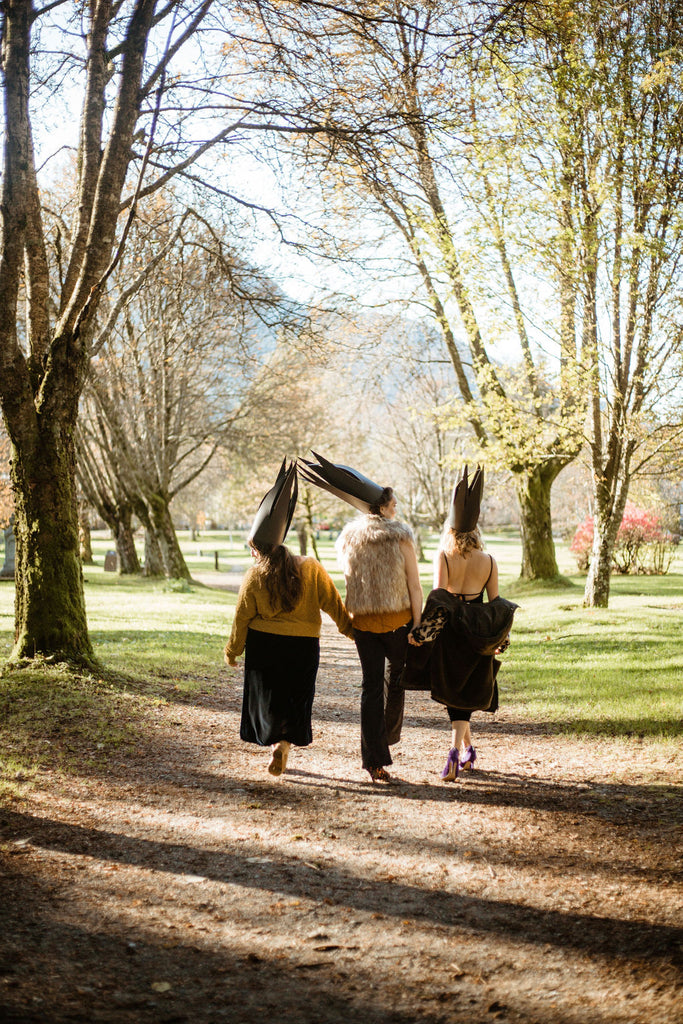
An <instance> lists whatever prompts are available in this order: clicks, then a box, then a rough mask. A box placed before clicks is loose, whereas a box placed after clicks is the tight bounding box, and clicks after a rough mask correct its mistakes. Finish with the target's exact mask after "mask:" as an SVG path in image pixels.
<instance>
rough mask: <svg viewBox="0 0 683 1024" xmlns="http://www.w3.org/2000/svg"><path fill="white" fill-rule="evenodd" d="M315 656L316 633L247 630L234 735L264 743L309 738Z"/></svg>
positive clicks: (317, 647)
mask: <svg viewBox="0 0 683 1024" xmlns="http://www.w3.org/2000/svg"><path fill="white" fill-rule="evenodd" d="M319 662H320V640H319V639H318V637H316V636H280V635H278V634H276V633H261V632H260V631H259V630H256V629H250V630H248V631H247V643H246V647H245V651H244V696H243V699H242V721H241V724H240V739H243V740H245V741H246V742H247V743H258V745H259V746H260V747H267V746H269V744H271V743H279V741H280V740H289V742H290V743H294V744H295V745H296V746H297V747H307V746H308V744H309V743H311V742H312V741H313V731H312V729H311V712H312V710H313V697H314V696H315V679H316V676H317V674H318V664H319Z"/></svg>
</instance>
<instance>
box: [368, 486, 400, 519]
mask: <svg viewBox="0 0 683 1024" xmlns="http://www.w3.org/2000/svg"><path fill="white" fill-rule="evenodd" d="M393 496H394V489H393V487H385V488H384V490H383V491H382V493H381V494H380V496H379V501H376V502H375V504H374V505H371V506H370V508H369V509H368V511H369V512H370V515H371V516H381V515H382V506H383V505H388V504H389V502H390V501H391V499H392V498H393Z"/></svg>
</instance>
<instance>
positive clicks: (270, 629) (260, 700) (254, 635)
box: [225, 462, 352, 775]
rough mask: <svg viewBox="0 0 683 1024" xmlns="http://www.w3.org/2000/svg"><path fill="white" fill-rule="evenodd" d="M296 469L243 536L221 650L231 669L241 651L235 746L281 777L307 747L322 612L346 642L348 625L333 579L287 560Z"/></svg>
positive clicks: (300, 560)
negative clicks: (239, 576) (266, 749)
mask: <svg viewBox="0 0 683 1024" xmlns="http://www.w3.org/2000/svg"><path fill="white" fill-rule="evenodd" d="M296 497H297V485H296V467H295V465H291V466H290V468H289V470H287V469H286V468H285V463H284V462H283V464H282V468H281V470H280V474H279V475H278V479H277V481H276V483H275V485H274V487H273V488H272V489H271V490H270V491H269V492H268V494H267V495H266V496H265V498H264V499H263V501H262V503H261V505H260V506H259V511H258V513H257V515H256V519H255V520H254V524H253V526H252V528H251V532H250V535H249V545H250V547H251V549H252V554H253V555H254V557H255V564H254V566H253V567H252V568H250V569H248V570H247V572H246V574H245V577H244V580H243V582H242V586H241V587H240V592H239V595H238V598H237V607H236V608H235V617H234V620H233V626H232V633H231V635H230V640H229V641H228V643H227V644H226V647H225V659H226V661H227V662H228V664H229V665H232V666H235V665H236V664H237V660H236V659H237V658H238V656H239V655H240V654H241V653H242V652H243V651H244V652H245V659H244V696H243V700H242V720H241V724H240V738H241V739H243V740H245V741H246V742H247V743H256V744H258V745H259V746H262V747H263V746H268V745H270V746H271V747H272V756H271V760H270V764H269V765H268V771H269V772H270V773H271V775H282V773H283V772H284V771H285V769H286V767H287V758H288V756H289V752H290V749H291V747H292V745H294V746H299V747H305V746H308V744H310V743H311V742H312V740H313V732H312V726H311V712H312V708H313V698H314V695H315V681H316V675H317V672H318V663H319V660H320V628H321V616H320V612H321V610H322V611H324V612H327V614H328V615H330V617H331V618H332V619H333V620H334V622H335V623H336V625H337V628H338V629H339V631H340V632H341V633H343V634H344V635H345V636H351V635H352V630H351V621H350V619H349V616H348V614H347V612H346V609H345V608H344V604H343V602H342V599H341V597H340V596H339V593H338V591H337V589H336V587H335V586H334V583H333V582H332V579H331V577H330V576H329V574H328V573H327V571H326V570H325V569H324V568H323V566H322V565H320V563H319V562H318V561H317V560H316V559H314V558H304V557H301V556H299V555H293V554H292V552H291V551H289V550H288V549H287V548H286V547H285V546H284V544H283V543H282V541H283V540H284V538H285V535H286V533H287V529H288V528H289V524H290V522H291V519H292V515H293V513H294V506H295V505H296Z"/></svg>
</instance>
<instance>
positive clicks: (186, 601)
mask: <svg viewBox="0 0 683 1024" xmlns="http://www.w3.org/2000/svg"><path fill="white" fill-rule="evenodd" d="M207 541H208V543H207ZM221 541H222V543H221V544H220V546H219V542H221ZM200 543H202V544H204V545H205V548H206V550H211V551H214V550H218V551H219V568H220V569H221V570H223V571H228V570H232V571H233V572H234V574H235V575H234V577H233V583H236V582H237V580H238V579H239V573H240V572H241V571H243V569H244V568H245V567H246V566H247V565H248V564H249V563H250V559H249V554H248V552H247V550H246V549H245V546H244V539H243V538H242V537H235V538H233V542H232V544H231V545H229V544H228V543H227V542H226V539H225V537H224V536H222V537H221V536H214V535H212V536H210V537H207V538H202V540H201V542H200ZM110 546H111V542H110V541H108V540H107V538H105V537H102V538H100V539H99V540H97V541H96V545H95V558H96V564H95V565H93V566H86V567H85V569H84V578H85V581H86V582H85V593H86V604H87V611H88V620H89V625H90V631H91V637H92V641H93V646H94V649H95V654H96V657H97V659H98V661H99V663H100V666H101V670H100V672H98V673H96V674H94V675H80V676H79V675H75V674H73V673H70V672H69V671H68V670H67V669H66V667H65V666H59V665H57V666H55V665H48V664H44V665H38V666H36V667H32V668H30V669H24V670H21V671H15V670H5V673H4V675H3V676H2V677H1V678H0V757H2V761H3V765H4V768H3V772H2V778H3V779H4V782H3V783H0V793H1V792H2V791H3V786H4V791H5V794H6V795H7V793H8V792H9V794H10V795H11V793H12V788H13V786H14V785H15V783H14V782H13V781H12V780H15V779H19V780H22V779H23V780H28V779H30V778H31V776H32V774H33V773H34V772H35V771H37V770H39V769H40V767H41V766H46V765H49V766H52V767H58V768H60V769H63V770H64V771H67V772H68V771H72V770H76V768H77V767H78V770H81V771H82V770H86V769H87V766H88V765H89V764H91V765H93V766H94V765H96V764H102V763H106V759H107V757H109V756H110V755H111V753H112V752H114V751H116V750H118V749H120V748H124V749H132V748H133V746H134V744H135V743H136V742H137V739H138V737H139V736H140V730H141V729H142V728H143V726H144V722H145V721H146V719H147V716H148V715H149V714H150V713H152V712H153V709H154V707H155V706H156V705H158V704H159V702H163V703H165V702H170V701H179V702H182V701H185V700H191V699H192V696H193V694H194V693H195V692H196V691H198V690H209V691H211V690H213V689H215V688H216V687H217V686H220V685H221V681H222V679H224V678H225V676H224V672H225V668H224V665H223V646H224V644H225V641H226V639H227V636H228V634H229V631H230V626H231V620H232V614H233V610H234V606H235V600H236V594H235V593H234V592H228V591H221V590H214V589H210V588H209V587H206V586H203V585H201V584H198V583H193V584H191V585H190V586H186V585H183V586H180V585H177V584H174V583H172V582H171V583H169V582H168V581H150V580H145V579H142V578H127V577H121V576H118V575H117V574H116V573H105V572H104V570H103V562H104V551H105V550H107V549H108V548H109V547H110ZM183 546H184V548H185V550H186V553H187V554H188V559H189V562H190V565H191V568H192V570H193V571H194V572H202V573H205V574H208V578H211V576H212V573H213V566H214V558H213V555H211V556H207V557H206V558H205V556H204V555H202V556H201V560H200V556H199V555H198V554H197V551H198V550H199V548H198V547H197V542H192V543H191V542H189V540H187V539H184V540H183ZM435 547H436V538H432V543H431V545H429V546H428V547H427V551H426V554H427V557H428V559H429V561H427V562H425V563H423V564H422V565H421V567H420V571H421V577H422V582H423V586H424V590H425V593H428V591H429V590H430V589H431V555H432V554H433V551H434V550H435ZM193 549H194V556H195V557H194V561H193V560H192V558H190V557H189V556H190V555H191V554H192V550H193ZM201 550H202V551H203V550H204V547H202V549H201ZM488 550H490V551H491V552H492V554H493V555H494V557H495V558H496V560H497V562H498V565H499V568H500V589H501V593H503V594H504V595H507V596H510V597H513V598H514V600H515V601H516V602H517V603H518V604H519V605H520V608H519V610H518V612H517V614H516V618H515V625H514V630H513V636H512V644H511V647H510V649H509V650H508V651H507V652H506V653H505V654H504V655H503V667H502V669H501V673H500V677H499V681H500V688H501V704H502V706H504V707H505V709H506V713H507V714H510V713H511V714H513V715H514V716H515V717H516V718H519V719H520V720H524V721H527V722H534V723H540V724H542V726H543V728H544V730H546V731H547V732H548V733H553V732H561V733H569V734H574V735H576V736H584V737H585V736H596V737H597V736H603V737H614V738H617V739H622V740H629V739H632V738H639V739H642V740H644V741H649V742H661V741H664V742H666V743H670V744H673V743H676V742H680V736H681V734H682V733H683V725H682V722H681V707H682V706H683V649H682V647H683V645H681V642H680V623H681V612H682V611H683V571H682V570H683V565H681V562H680V559H679V561H678V562H677V563H676V565H675V566H674V568H675V570H676V571H675V572H672V573H670V574H669V575H668V576H666V577H652V576H650V577H646V576H639V577H619V576H616V577H613V579H612V589H611V600H610V607H609V608H607V609H587V608H584V607H583V587H584V578H583V577H582V576H580V575H579V574H577V573H576V570H575V568H573V567H572V562H571V556H570V555H569V554H568V552H567V549H566V545H558V561H559V564H560V571H561V572H562V573H563V574H564V575H565V576H566V579H565V582H564V584H563V585H562V586H561V587H549V588H548V587H544V586H542V585H530V584H526V585H521V584H520V583H519V579H518V576H519V564H520V547H519V542H518V541H514V539H511V538H508V537H505V538H498V537H492V538H489V541H488ZM320 553H321V557H322V560H323V563H324V564H325V565H326V567H327V568H328V570H329V571H330V572H331V573H332V575H333V577H334V579H335V581H336V582H337V584H338V585H339V586H340V588H341V589H343V577H342V576H341V574H340V571H339V568H338V566H337V563H336V556H335V552H334V546H333V543H332V542H331V541H329V540H325V541H323V542H321V544H320ZM195 563H196V564H195ZM216 579H219V577H216ZM13 600H14V588H13V585H12V584H11V583H9V582H3V583H2V584H0V664H1V662H2V659H3V657H6V656H7V655H8V654H9V651H10V649H11V642H12V633H13V619H14V611H13Z"/></svg>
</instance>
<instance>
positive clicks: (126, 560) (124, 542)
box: [116, 505, 140, 576]
mask: <svg viewBox="0 0 683 1024" xmlns="http://www.w3.org/2000/svg"><path fill="white" fill-rule="evenodd" d="M132 519H133V512H132V510H131V508H130V506H128V505H126V506H124V507H123V508H122V509H121V514H120V516H119V520H118V523H117V526H116V553H117V554H118V556H119V572H120V573H121V575H122V576H137V575H138V574H139V572H140V559H139V558H138V553H137V550H136V548H135V537H134V536H133V524H132Z"/></svg>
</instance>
